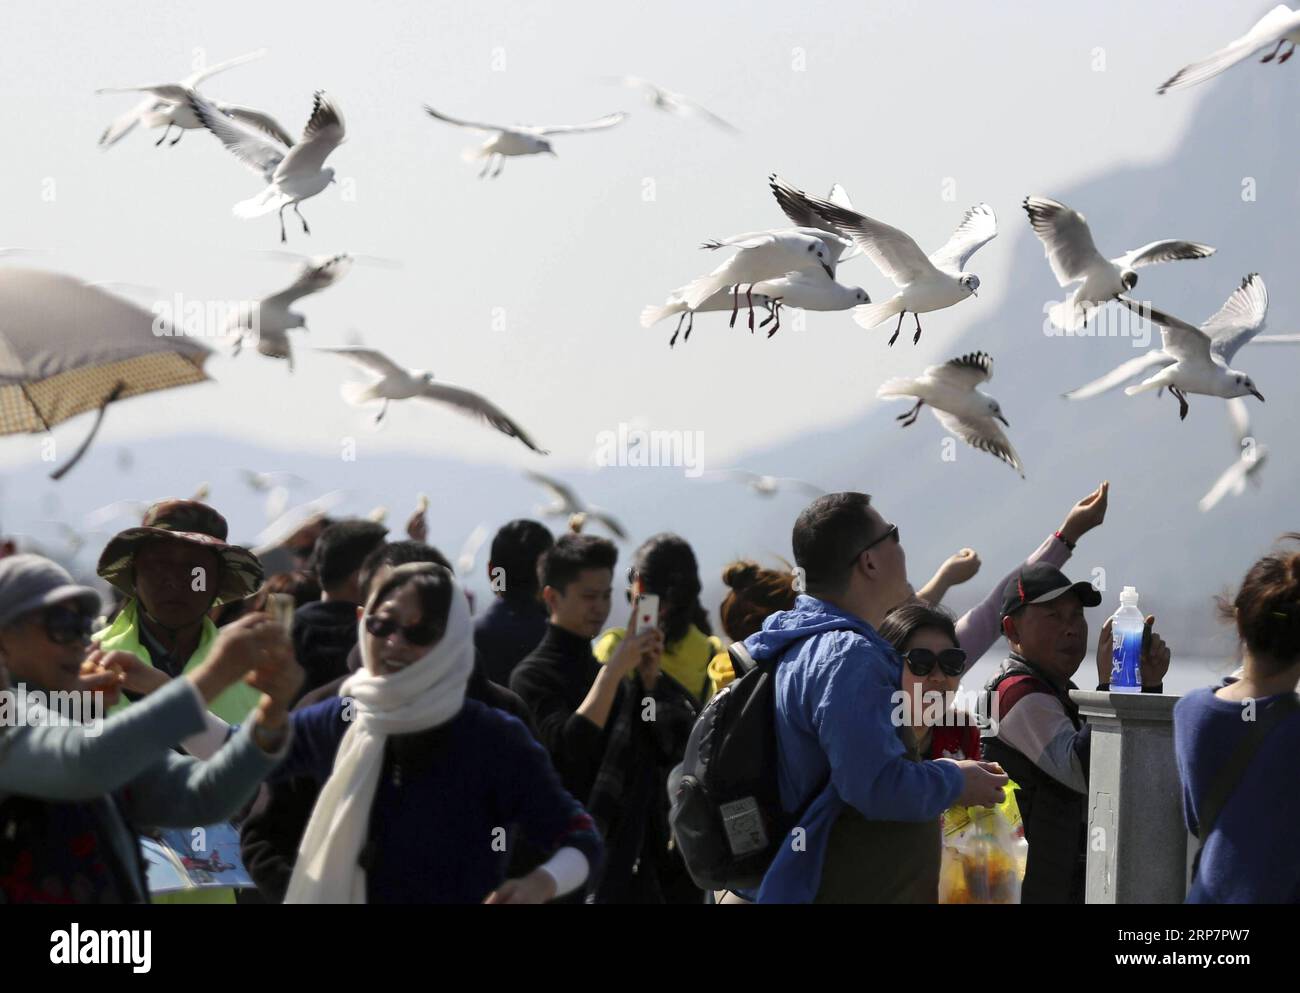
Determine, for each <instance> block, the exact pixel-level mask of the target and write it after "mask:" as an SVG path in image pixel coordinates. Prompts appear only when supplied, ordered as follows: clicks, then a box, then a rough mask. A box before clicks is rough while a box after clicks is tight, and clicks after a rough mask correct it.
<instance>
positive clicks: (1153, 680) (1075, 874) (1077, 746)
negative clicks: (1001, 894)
mask: <svg viewBox="0 0 1300 993" xmlns="http://www.w3.org/2000/svg"><path fill="white" fill-rule="evenodd" d="M1100 603H1101V594H1100V593H1099V592H1097V590H1095V589H1094V588H1093V586H1092V584H1091V583H1086V582H1078V583H1071V582H1070V581H1069V580H1068V579H1066V577H1065V574H1064V573H1062V572H1061V571H1060V570H1059V569H1057V568H1056V567H1055V566H1052V565H1049V564H1048V563H1046V562H1037V563H1035V564H1033V565H1030V566H1026V567H1024V568H1023V569H1021V570H1020V571H1019V572H1018V573H1017V574H1016V576H1014V577H1013V578H1012V579H1011V581H1010V582H1009V583H1007V586H1006V589H1005V590H1004V591H1003V594H1002V631H1003V633H1004V634H1005V635H1006V636H1007V641H1008V642H1009V643H1010V645H1011V654H1010V656H1009V657H1008V658H1007V660H1006V662H1004V663H1003V664H1002V667H1001V668H1000V669H999V670H998V671H997V673H996V674H995V675H994V676H993V678H992V679H991V680H989V682H988V685H987V686H986V687H985V692H986V693H987V694H988V695H989V702H988V707H989V713H990V715H991V717H992V718H993V722H994V723H993V724H992V731H993V736H992V737H986V738H985V739H984V756H985V758H987V759H989V760H991V761H994V762H997V763H999V764H1000V765H1001V766H1002V767H1003V768H1004V769H1006V771H1007V774H1008V775H1009V776H1010V777H1011V779H1012V781H1013V782H1015V784H1016V802H1017V805H1018V806H1019V808H1020V814H1021V817H1022V818H1023V821H1024V826H1025V840H1026V841H1027V842H1029V860H1028V863H1027V865H1026V868H1025V880H1024V885H1023V886H1022V888H1021V894H1020V902H1021V903H1083V901H1084V886H1085V879H1086V869H1087V847H1086V843H1087V828H1088V812H1087V799H1088V766H1089V756H1090V744H1091V741H1092V735H1091V730H1092V729H1091V726H1090V725H1089V724H1087V723H1086V722H1085V721H1084V720H1083V718H1082V717H1080V716H1079V708H1078V707H1077V706H1076V705H1075V703H1074V701H1072V700H1071V699H1070V690H1072V689H1077V687H1076V686H1075V685H1074V683H1073V682H1071V677H1072V676H1074V674H1075V673H1076V672H1077V671H1078V669H1079V666H1080V665H1081V664H1082V662H1083V659H1084V656H1085V655H1087V653H1088V622H1087V620H1085V618H1084V615H1083V610H1084V608H1085V607H1096V606H1097V605H1098V604H1100ZM1154 622H1155V618H1154V617H1148V618H1147V630H1148V632H1150V628H1151V625H1152V624H1153V623H1154ZM1147 641H1148V639H1144V642H1147ZM1168 670H1169V648H1168V647H1167V646H1166V645H1165V643H1164V641H1163V639H1161V638H1160V636H1159V635H1156V634H1152V635H1151V636H1150V638H1149V644H1148V645H1147V647H1146V648H1144V649H1143V652H1142V692H1144V693H1159V692H1161V690H1162V684H1163V680H1164V675H1165V673H1166V672H1167V671H1168ZM1110 671H1111V636H1110V622H1109V621H1107V622H1106V624H1105V625H1104V626H1103V627H1102V631H1101V638H1100V640H1099V642H1098V645H1097V675H1098V681H1099V685H1098V687H1097V688H1098V689H1099V690H1105V689H1107V688H1109V681H1110Z"/></svg>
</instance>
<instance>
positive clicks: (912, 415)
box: [894, 400, 925, 428]
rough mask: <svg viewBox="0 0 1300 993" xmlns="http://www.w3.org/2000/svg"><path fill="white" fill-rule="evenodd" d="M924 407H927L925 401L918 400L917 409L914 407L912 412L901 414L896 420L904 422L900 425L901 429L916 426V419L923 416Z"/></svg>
mask: <svg viewBox="0 0 1300 993" xmlns="http://www.w3.org/2000/svg"><path fill="white" fill-rule="evenodd" d="M924 406H925V401H924V400H917V401H916V406H915V407H913V408H912V409H911V410H909V411H907V412H906V413H902V414H899V415H898V416H897V417H895V418H894V420H896V421H902V422H903V423H902V424H901V425H899V426H900V427H905V428H906V427H910V426H911V425H913V424H915V423H916V419H917V418H918V417H920V416H921V408H922V407H924Z"/></svg>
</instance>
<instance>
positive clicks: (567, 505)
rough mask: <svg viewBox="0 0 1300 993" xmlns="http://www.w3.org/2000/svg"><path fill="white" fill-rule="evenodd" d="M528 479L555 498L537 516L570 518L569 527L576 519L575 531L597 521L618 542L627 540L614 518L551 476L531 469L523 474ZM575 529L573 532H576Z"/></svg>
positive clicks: (621, 526) (621, 527)
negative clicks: (588, 522)
mask: <svg viewBox="0 0 1300 993" xmlns="http://www.w3.org/2000/svg"><path fill="white" fill-rule="evenodd" d="M524 475H526V476H527V477H528V478H529V479H531V480H532V481H533V482H534V483H537V484H538V485H540V486H544V487H545V488H546V489H548V490H550V492H551V495H552V496H554V497H555V502H554V503H552V504H550V505H548V506H546V507H542V508H541V509H540V510H538V513H539V514H542V515H544V516H546V517H567V518H570V522H569V523H570V525H571V526H572V524H573V523H574V520H573V519H574V518H576V519H577V529H581V527H582V525H583V524H584V523H585V522H586V521H587V520H593V521H599V522H600V523H601V524H603V525H604V526H605V527H606V528H608V529H609V531H610V533H611V534H613V535H614V537H616V538H618V539H619V540H620V541H625V540H626V539H627V532H626V531H625V530H623V525H621V524H619V522H618V521H617V520H615V519H614V516H613V515H612V514H610V513H609V512H608V511H606V510H602V509H601V508H600V507H597V506H595V505H594V504H590V503H587V502H585V501H584V500H582V499H581V498H580V497H579V496H578V494H577V493H575V492H574V491H573V489H572V487H570V486H567V485H565V484H564V483H562V482H560V481H559V480H558V479H556V478H554V477H553V476H546V475H543V474H542V473H540V472H533V471H532V470H531V469H530V470H528V471H527V472H525V473H524ZM577 529H575V530H577Z"/></svg>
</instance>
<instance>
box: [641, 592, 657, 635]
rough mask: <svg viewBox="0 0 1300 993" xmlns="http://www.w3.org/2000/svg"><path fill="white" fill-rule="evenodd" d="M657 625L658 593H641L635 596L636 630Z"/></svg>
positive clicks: (643, 629)
mask: <svg viewBox="0 0 1300 993" xmlns="http://www.w3.org/2000/svg"><path fill="white" fill-rule="evenodd" d="M658 626H659V594H658V593H642V594H641V595H640V596H639V597H637V598H636V629H637V631H638V632H640V631H645V630H646V629H647V628H657V627H658Z"/></svg>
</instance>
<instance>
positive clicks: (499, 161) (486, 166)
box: [478, 152, 506, 179]
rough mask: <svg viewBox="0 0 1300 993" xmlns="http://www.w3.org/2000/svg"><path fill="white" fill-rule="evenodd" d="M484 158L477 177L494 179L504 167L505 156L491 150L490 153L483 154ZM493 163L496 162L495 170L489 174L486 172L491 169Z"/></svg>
mask: <svg viewBox="0 0 1300 993" xmlns="http://www.w3.org/2000/svg"><path fill="white" fill-rule="evenodd" d="M484 158H485V159H486V160H487V161H485V162H484V163H483V168H482V169H480V170H479V173H478V178H479V179H484V178H487V179H496V178H497V177H498V176H500V175H501V170H502V169H504V168H505V164H506V160H505V156H504V155H498V154H496V153H495V152H493V153H492V154H491V155H487V156H484ZM494 163H495V164H496V171H495V172H493V173H492V174H491V175H490V176H489V175H488V173H489V171H490V170H491V169H492V166H493V164H494Z"/></svg>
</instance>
